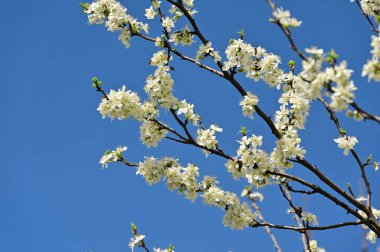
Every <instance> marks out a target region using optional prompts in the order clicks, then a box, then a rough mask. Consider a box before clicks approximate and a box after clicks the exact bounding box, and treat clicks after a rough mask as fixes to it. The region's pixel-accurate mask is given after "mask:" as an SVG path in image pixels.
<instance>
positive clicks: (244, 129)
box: [239, 126, 247, 136]
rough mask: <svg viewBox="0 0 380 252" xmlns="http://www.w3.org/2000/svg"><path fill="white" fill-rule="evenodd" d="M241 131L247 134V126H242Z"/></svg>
mask: <svg viewBox="0 0 380 252" xmlns="http://www.w3.org/2000/svg"><path fill="white" fill-rule="evenodd" d="M239 133H241V134H242V135H243V136H245V135H247V127H245V126H241V129H240V131H239Z"/></svg>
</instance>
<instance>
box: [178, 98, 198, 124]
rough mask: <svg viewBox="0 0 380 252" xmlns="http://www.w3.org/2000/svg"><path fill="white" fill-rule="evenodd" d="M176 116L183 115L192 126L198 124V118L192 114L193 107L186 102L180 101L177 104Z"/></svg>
mask: <svg viewBox="0 0 380 252" xmlns="http://www.w3.org/2000/svg"><path fill="white" fill-rule="evenodd" d="M177 114H178V115H181V114H183V115H184V116H185V117H186V119H187V120H190V121H191V122H192V123H193V124H194V125H196V124H197V123H198V121H199V120H200V117H199V115H198V114H196V113H195V112H194V105H193V104H190V103H187V102H186V100H182V101H180V102H179V103H178V110H177Z"/></svg>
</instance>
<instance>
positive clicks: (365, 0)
mask: <svg viewBox="0 0 380 252" xmlns="http://www.w3.org/2000/svg"><path fill="white" fill-rule="evenodd" d="M360 5H361V6H362V9H363V11H364V12H365V13H366V14H367V15H369V16H373V17H376V16H377V15H379V13H380V1H379V0H361V1H360Z"/></svg>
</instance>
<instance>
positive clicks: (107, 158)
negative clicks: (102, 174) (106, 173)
mask: <svg viewBox="0 0 380 252" xmlns="http://www.w3.org/2000/svg"><path fill="white" fill-rule="evenodd" d="M126 150H127V147H126V146H123V147H121V146H119V147H117V148H116V150H113V151H110V150H107V151H106V152H105V153H104V155H103V156H102V158H101V159H100V162H99V163H100V164H102V167H103V168H104V167H105V168H107V167H108V163H114V162H118V161H121V160H123V159H124V157H123V152H125V151H126Z"/></svg>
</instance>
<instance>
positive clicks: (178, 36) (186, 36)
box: [169, 25, 194, 46]
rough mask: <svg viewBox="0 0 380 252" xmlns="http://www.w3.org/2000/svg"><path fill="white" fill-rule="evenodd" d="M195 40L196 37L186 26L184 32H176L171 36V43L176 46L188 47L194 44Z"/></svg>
mask: <svg viewBox="0 0 380 252" xmlns="http://www.w3.org/2000/svg"><path fill="white" fill-rule="evenodd" d="M193 38H194V35H193V34H192V33H191V32H190V29H189V27H188V25H186V26H185V28H183V30H182V31H176V32H174V33H173V34H172V35H171V37H170V40H169V42H173V43H174V45H178V44H181V45H183V46H188V45H191V44H192V43H193V42H194V41H193Z"/></svg>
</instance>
